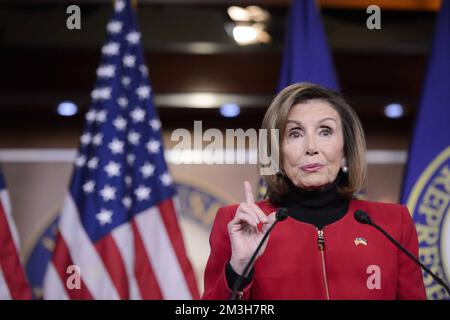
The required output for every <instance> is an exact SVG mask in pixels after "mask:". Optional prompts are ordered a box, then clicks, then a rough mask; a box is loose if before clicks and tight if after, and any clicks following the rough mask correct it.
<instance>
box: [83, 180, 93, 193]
mask: <svg viewBox="0 0 450 320" xmlns="http://www.w3.org/2000/svg"><path fill="white" fill-rule="evenodd" d="M94 188H95V182H94V181H93V180H89V181H88V182H86V183H85V184H83V191H84V192H85V193H92V192H93V191H94Z"/></svg>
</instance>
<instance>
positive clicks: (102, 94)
mask: <svg viewBox="0 0 450 320" xmlns="http://www.w3.org/2000/svg"><path fill="white" fill-rule="evenodd" d="M111 91H112V90H111V88H110V87H102V88H95V89H94V90H92V92H91V98H92V100H108V99H109V98H111Z"/></svg>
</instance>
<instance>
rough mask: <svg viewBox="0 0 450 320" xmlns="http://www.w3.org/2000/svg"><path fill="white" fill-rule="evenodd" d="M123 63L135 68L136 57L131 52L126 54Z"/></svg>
mask: <svg viewBox="0 0 450 320" xmlns="http://www.w3.org/2000/svg"><path fill="white" fill-rule="evenodd" d="M123 64H124V65H125V67H129V68H133V67H134V65H135V64H136V57H135V56H133V55H131V54H126V55H125V56H124V57H123Z"/></svg>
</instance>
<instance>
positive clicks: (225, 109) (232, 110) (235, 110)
mask: <svg viewBox="0 0 450 320" xmlns="http://www.w3.org/2000/svg"><path fill="white" fill-rule="evenodd" d="M239 113H241V108H239V106H238V105H237V104H236V103H224V104H223V105H222V106H221V107H220V114H221V115H222V116H224V117H225V118H234V117H237V116H238V115H239Z"/></svg>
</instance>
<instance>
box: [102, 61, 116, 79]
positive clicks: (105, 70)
mask: <svg viewBox="0 0 450 320" xmlns="http://www.w3.org/2000/svg"><path fill="white" fill-rule="evenodd" d="M115 73H116V67H115V66H114V65H111V64H108V65H105V66H100V67H99V68H98V69H97V77H100V78H112V77H114V75H115Z"/></svg>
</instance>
